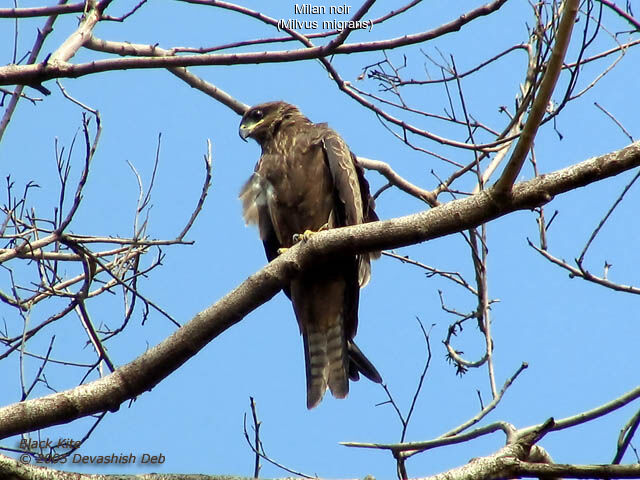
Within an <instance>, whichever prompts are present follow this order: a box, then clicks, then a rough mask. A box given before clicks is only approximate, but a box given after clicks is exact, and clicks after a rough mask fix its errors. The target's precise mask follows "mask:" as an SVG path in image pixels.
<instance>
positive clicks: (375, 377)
mask: <svg viewBox="0 0 640 480" xmlns="http://www.w3.org/2000/svg"><path fill="white" fill-rule="evenodd" d="M347 349H348V351H349V378H351V380H358V379H359V378H360V373H362V374H363V375H364V376H365V377H367V378H368V379H369V380H371V381H372V382H375V383H382V376H380V373H379V372H378V370H377V369H376V367H374V366H373V363H371V361H370V360H369V359H368V358H367V357H366V356H365V355H364V353H362V350H360V349H359V348H358V346H357V345H356V344H355V343H353V342H352V341H349V343H348V344H347Z"/></svg>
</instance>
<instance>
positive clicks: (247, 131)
mask: <svg viewBox="0 0 640 480" xmlns="http://www.w3.org/2000/svg"><path fill="white" fill-rule="evenodd" d="M238 133H239V134H240V138H241V139H242V140H244V141H245V142H246V141H247V137H248V136H249V135H250V134H251V129H250V128H249V127H247V126H246V125H244V124H240V129H239V130H238Z"/></svg>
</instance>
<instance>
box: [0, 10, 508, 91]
mask: <svg viewBox="0 0 640 480" xmlns="http://www.w3.org/2000/svg"><path fill="white" fill-rule="evenodd" d="M505 3H506V0H494V1H493V2H490V3H488V4H486V5H482V6H480V7H478V8H476V9H474V10H471V11H470V12H467V13H466V14H464V15H461V16H460V17H458V18H457V19H455V20H452V21H451V22H448V23H445V24H443V25H441V26H439V27H437V28H434V29H433V30H428V31H425V32H420V33H414V34H410V35H404V36H402V37H396V38H389V39H386V40H379V41H373V42H361V43H349V44H345V45H340V46H339V47H337V48H335V49H334V50H333V51H331V52H330V54H331V55H337V54H349V53H356V52H370V51H380V50H385V49H387V50H388V49H393V48H398V47H403V46H406V45H413V44H417V43H422V42H425V41H427V40H431V39H433V38H436V37H440V36H442V35H445V34H448V33H452V32H456V31H458V30H460V29H461V28H462V27H463V26H465V25H466V24H468V23H469V22H471V21H473V20H475V19H476V18H478V17H481V16H484V15H489V14H490V13H492V12H494V11H496V10H498V9H499V8H500V7H502V5H504V4H505ZM326 54H327V52H326V51H325V47H323V46H318V47H313V48H303V49H298V50H288V51H282V52H255V53H230V54H208V55H185V56H179V57H140V58H116V59H106V60H96V61H91V62H87V63H80V64H75V65H74V64H69V63H67V64H56V65H52V64H46V65H43V64H35V65H8V66H5V67H0V85H14V84H25V85H29V84H39V83H42V82H44V81H46V80H50V79H52V78H64V77H67V78H77V77H81V76H84V75H89V74H92V73H99V72H106V71H112V70H125V69H131V68H169V67H190V66H196V65H241V64H242V65H244V64H254V63H278V62H293V61H299V60H309V59H313V58H320V57H323V56H325V55H326Z"/></svg>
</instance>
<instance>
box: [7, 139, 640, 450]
mask: <svg viewBox="0 0 640 480" xmlns="http://www.w3.org/2000/svg"><path fill="white" fill-rule="evenodd" d="M637 166H640V142H636V143H634V144H632V145H630V146H628V147H626V148H624V149H622V150H620V151H617V152H613V153H610V154H607V155H603V156H601V157H597V158H592V159H589V160H586V161H584V162H581V163H579V164H577V165H574V166H571V167H569V168H566V169H563V170H559V171H557V172H554V173H550V174H548V175H544V176H541V177H537V178H535V179H533V180H530V181H528V182H523V183H520V184H518V185H516V186H515V188H514V189H513V194H512V195H511V196H510V197H509V198H508V199H507V200H504V201H502V202H501V203H500V202H497V201H496V200H495V198H494V195H493V191H492V189H489V190H487V191H484V192H481V193H479V194H477V195H473V196H471V197H468V198H465V199H462V200H456V201H452V202H450V203H447V204H444V205H441V206H439V207H437V208H433V209H431V210H428V211H425V212H421V213H418V214H414V215H409V216H406V217H401V218H395V219H392V220H386V221H381V222H374V223H368V224H364V225H357V226H354V227H346V228H338V229H332V230H330V231H326V232H320V233H318V234H317V235H314V236H313V237H312V238H311V239H310V240H309V241H307V242H303V243H301V244H299V245H297V246H295V247H293V248H291V249H289V251H288V252H287V253H285V254H284V255H281V256H280V257H278V258H277V259H275V260H274V261H272V262H271V263H269V264H268V265H267V266H266V267H264V268H263V269H262V270H260V271H259V272H257V273H255V274H253V275H251V276H250V277H249V278H248V279H247V280H245V281H244V282H243V283H242V284H240V285H239V286H238V287H237V288H235V289H234V290H233V291H231V292H230V293H228V294H227V295H225V296H224V297H223V298H222V299H221V300H219V301H218V302H216V303H215V304H213V305H211V306H210V307H208V308H207V309H205V310H204V311H202V312H200V313H199V314H197V315H196V316H195V317H194V318H193V319H192V320H191V321H189V322H188V323H187V324H186V325H184V326H183V327H182V328H180V329H179V330H177V331H176V332H175V333H173V334H172V335H171V336H170V337H168V338H167V339H166V340H164V341H163V342H161V343H160V344H159V345H157V346H155V347H153V348H152V349H150V350H148V351H147V352H145V353H144V354H142V355H141V356H139V357H138V358H136V359H135V360H133V361H132V362H130V363H128V364H126V365H124V366H122V367H121V368H119V369H117V370H116V371H115V372H114V373H112V374H111V375H108V376H106V377H104V378H101V379H99V380H96V381H93V382H91V383H88V384H86V385H80V386H78V387H76V388H73V389H71V390H67V391H64V392H60V393H56V394H53V395H48V396H46V397H42V398H39V399H35V400H29V401H25V402H21V403H16V404H13V405H9V406H6V407H4V408H2V409H0V438H5V437H7V436H11V435H15V434H17V433H22V432H27V431H32V430H35V429H37V428H44V427H47V426H51V425H57V424H61V423H67V422H69V421H72V420H74V419H77V418H80V417H84V416H87V415H91V414H94V413H98V412H102V411H105V410H117V409H118V408H119V406H120V404H121V403H122V402H124V401H126V400H128V399H131V398H134V397H136V396H137V395H140V394H141V393H144V392H145V391H147V390H151V389H152V388H153V387H154V386H156V385H157V384H158V383H159V382H160V381H162V380H163V379H164V378H165V377H167V376H168V375H169V374H171V373H172V372H174V371H175V370H177V369H178V368H179V367H180V366H181V365H182V364H184V363H185V362H186V361H187V360H188V359H189V358H191V357H193V356H194V355H195V354H196V353H198V352H199V351H200V349H202V348H203V347H204V346H205V345H206V344H207V343H208V342H210V341H211V340H213V339H214V338H215V337H217V336H218V335H220V334H221V333H222V332H224V331H225V330H226V329H227V328H229V327H230V326H232V325H234V324H236V323H238V322H239V321H240V320H242V318H244V317H245V316H246V315H247V314H248V313H250V312H251V311H253V310H255V309H256V308H257V307H259V306H260V305H262V304H263V303H265V302H266V301H267V300H269V299H270V298H272V297H273V296H274V295H275V294H276V293H278V291H279V290H280V289H281V288H282V286H283V285H286V284H287V282H288V281H289V280H290V279H291V278H292V277H293V276H294V275H295V274H296V273H297V272H299V271H301V270H302V269H304V268H306V267H307V266H309V265H310V264H312V263H314V261H315V262H317V261H319V260H320V259H322V258H323V257H324V256H326V255H332V254H336V253H337V252H364V251H376V250H382V249H387V248H396V247H401V246H405V245H411V244H416V243H420V242H424V241H426V240H431V239H434V238H437V237H442V236H445V235H449V234H451V233H454V232H458V231H461V230H466V229H469V228H473V227H476V226H477V225H479V224H481V223H486V222H488V221H490V220H493V219H495V218H498V217H500V216H503V215H506V214H508V213H510V212H513V211H516V210H524V209H531V208H533V207H535V206H539V205H543V204H545V203H547V202H549V201H550V200H551V199H552V198H553V197H554V196H555V195H558V194H561V193H565V192H568V191H571V190H574V189H576V188H579V187H583V186H586V185H588V184H590V183H593V182H596V181H599V180H603V179H605V178H608V177H611V176H615V175H617V174H619V173H621V172H624V171H626V170H629V169H631V168H634V167H637Z"/></svg>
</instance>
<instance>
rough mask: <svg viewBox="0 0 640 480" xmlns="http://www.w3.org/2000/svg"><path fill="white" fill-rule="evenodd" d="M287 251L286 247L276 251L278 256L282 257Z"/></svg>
mask: <svg viewBox="0 0 640 480" xmlns="http://www.w3.org/2000/svg"><path fill="white" fill-rule="evenodd" d="M287 250H289V249H288V248H287V247H282V248H279V249H278V255H282V254H284V253H287Z"/></svg>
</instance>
